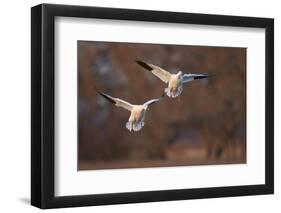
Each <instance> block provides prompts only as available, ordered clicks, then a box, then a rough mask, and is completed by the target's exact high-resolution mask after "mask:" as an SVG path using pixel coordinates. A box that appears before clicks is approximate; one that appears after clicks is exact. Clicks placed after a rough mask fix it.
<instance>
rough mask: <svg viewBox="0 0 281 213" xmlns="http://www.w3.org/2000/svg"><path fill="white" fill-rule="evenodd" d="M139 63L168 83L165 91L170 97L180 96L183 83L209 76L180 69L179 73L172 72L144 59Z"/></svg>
mask: <svg viewBox="0 0 281 213" xmlns="http://www.w3.org/2000/svg"><path fill="white" fill-rule="evenodd" d="M137 63H138V64H139V65H140V66H142V67H144V68H145V69H147V70H149V71H151V72H152V73H153V74H154V75H155V76H156V77H158V78H159V79H160V80H162V81H163V82H164V83H166V84H167V88H165V90H164V92H165V93H166V95H167V96H168V97H170V98H175V97H177V96H179V95H180V94H181V93H182V91H183V85H184V84H185V83H187V82H189V81H193V80H197V79H202V78H207V77H209V75H205V74H183V73H182V71H178V73H177V74H172V73H170V72H168V71H166V70H164V69H162V68H161V67H158V66H155V65H153V64H147V63H145V62H143V61H137Z"/></svg>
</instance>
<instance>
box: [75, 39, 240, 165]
mask: <svg viewBox="0 0 281 213" xmlns="http://www.w3.org/2000/svg"><path fill="white" fill-rule="evenodd" d="M135 60H143V61H145V62H148V63H153V64H155V65H158V66H160V67H162V68H164V69H167V70H169V71H170V72H173V73H176V72H177V71H178V70H182V71H183V72H184V73H205V74H210V75H212V76H213V77H212V78H209V79H206V80H205V79H203V80H197V81H193V82H190V83H189V84H187V85H185V88H184V90H183V93H182V95H181V96H180V97H178V98H176V99H169V98H165V99H164V100H163V101H161V102H159V103H157V104H154V105H152V106H151V107H150V110H149V111H148V113H147V114H146V119H145V126H144V127H143V129H142V130H141V131H139V132H129V131H128V130H127V129H126V128H125V123H126V122H127V120H128V118H129V112H127V111H126V110H124V109H122V108H117V107H115V106H114V105H112V104H111V103H109V102H107V101H106V100H104V99H103V97H100V96H99V95H98V94H97V93H96V92H95V90H96V88H98V89H99V90H100V91H103V92H105V93H107V94H109V95H112V96H114V97H119V98H121V99H124V100H127V101H129V102H131V103H133V104H142V103H144V102H145V101H147V100H149V99H151V98H157V97H159V96H161V95H162V94H163V90H164V88H165V84H163V83H162V82H161V81H160V80H159V79H157V78H156V77H155V76H154V75H152V74H151V73H149V72H148V71H146V70H143V69H142V68H141V67H140V66H139V65H138V64H136V63H135ZM78 87H79V91H78V93H79V97H78V108H79V138H78V139H79V140H78V152H79V153H78V155H79V156H78V159H79V162H78V169H100V168H126V167H150V166H169V165H171V166H175V165H194V164H221V163H245V161H246V114H245V113H246V100H245V99H246V49H245V48H228V47H207V46H206V47H205V46H185V45H184V46H183V45H156V44H131V43H110V42H87V41H78Z"/></svg>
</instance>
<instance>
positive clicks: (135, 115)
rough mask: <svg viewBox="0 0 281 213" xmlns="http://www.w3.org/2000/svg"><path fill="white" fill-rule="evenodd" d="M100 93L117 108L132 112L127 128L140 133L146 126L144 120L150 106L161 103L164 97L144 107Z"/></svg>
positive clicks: (146, 103)
mask: <svg viewBox="0 0 281 213" xmlns="http://www.w3.org/2000/svg"><path fill="white" fill-rule="evenodd" d="M98 93H99V94H100V95H101V96H103V97H104V98H106V99H107V100H108V101H110V102H111V103H113V104H115V106H117V107H122V108H124V109H126V110H128V111H130V112H131V115H130V117H129V120H128V122H127V123H126V128H127V129H128V130H129V131H132V130H133V131H139V130H140V129H141V128H142V127H143V126H144V118H145V113H146V111H147V110H148V106H149V105H151V104H153V103H156V102H158V101H160V100H161V99H162V98H163V97H164V96H161V97H160V98H156V99H151V100H149V101H147V102H145V103H144V104H142V105H134V104H131V103H129V102H127V101H124V100H122V99H119V98H114V97H111V96H110V95H107V94H105V93H102V92H98Z"/></svg>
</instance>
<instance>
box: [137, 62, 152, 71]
mask: <svg viewBox="0 0 281 213" xmlns="http://www.w3.org/2000/svg"><path fill="white" fill-rule="evenodd" d="M136 62H137V63H138V64H139V65H140V66H142V67H143V68H145V69H147V70H149V71H151V70H153V68H152V67H150V66H149V65H148V64H147V63H145V62H143V61H138V60H136Z"/></svg>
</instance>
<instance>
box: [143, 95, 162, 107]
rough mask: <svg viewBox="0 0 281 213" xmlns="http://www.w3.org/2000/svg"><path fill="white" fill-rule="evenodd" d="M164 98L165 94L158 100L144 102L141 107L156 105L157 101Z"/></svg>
mask: <svg viewBox="0 0 281 213" xmlns="http://www.w3.org/2000/svg"><path fill="white" fill-rule="evenodd" d="M164 97H165V94H163V95H162V96H161V97H159V98H155V99H151V100H149V101H147V102H145V103H144V104H143V105H146V106H149V105H151V104H154V103H156V102H158V101H161V100H162V99H163V98H164Z"/></svg>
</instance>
